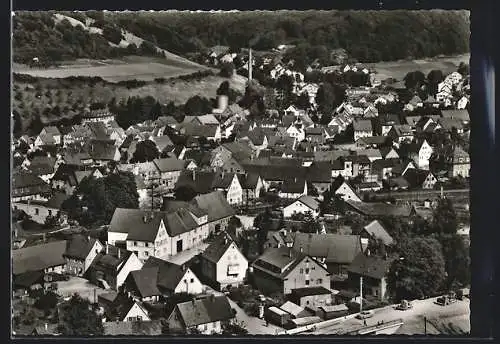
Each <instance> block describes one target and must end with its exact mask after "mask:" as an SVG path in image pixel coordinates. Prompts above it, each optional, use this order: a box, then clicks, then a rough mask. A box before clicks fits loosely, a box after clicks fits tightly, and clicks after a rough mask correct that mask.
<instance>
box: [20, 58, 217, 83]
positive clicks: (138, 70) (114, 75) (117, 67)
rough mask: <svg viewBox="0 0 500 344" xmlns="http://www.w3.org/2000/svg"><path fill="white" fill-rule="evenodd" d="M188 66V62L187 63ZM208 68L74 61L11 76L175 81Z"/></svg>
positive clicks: (167, 62) (173, 62)
mask: <svg viewBox="0 0 500 344" xmlns="http://www.w3.org/2000/svg"><path fill="white" fill-rule="evenodd" d="M189 62H190V61H189ZM206 69H208V68H206V67H203V66H201V65H196V64H194V63H184V62H183V61H181V60H177V59H168V58H166V59H159V58H141V57H134V58H124V59H121V60H103V61H92V60H77V61H73V62H67V63H63V64H62V65H61V66H59V67H55V68H30V67H28V66H24V65H20V64H14V66H13V72H14V73H19V74H28V75H31V76H34V77H39V78H67V77H70V76H86V77H97V76H98V77H101V78H103V79H104V80H106V81H110V82H118V81H125V80H133V79H137V80H142V81H152V80H154V79H155V78H165V79H169V78H176V77H179V76H182V75H188V74H192V73H195V72H198V71H202V70H206Z"/></svg>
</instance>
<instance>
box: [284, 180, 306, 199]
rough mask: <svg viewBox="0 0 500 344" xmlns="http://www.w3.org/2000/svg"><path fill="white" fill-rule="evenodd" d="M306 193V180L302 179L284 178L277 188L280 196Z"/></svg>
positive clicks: (296, 195) (297, 195)
mask: <svg viewBox="0 0 500 344" xmlns="http://www.w3.org/2000/svg"><path fill="white" fill-rule="evenodd" d="M305 195H307V181H306V180H304V179H298V178H294V179H289V180H285V181H284V182H283V183H282V184H280V185H279V188H278V196H279V197H281V198H292V199H294V198H298V197H301V196H305Z"/></svg>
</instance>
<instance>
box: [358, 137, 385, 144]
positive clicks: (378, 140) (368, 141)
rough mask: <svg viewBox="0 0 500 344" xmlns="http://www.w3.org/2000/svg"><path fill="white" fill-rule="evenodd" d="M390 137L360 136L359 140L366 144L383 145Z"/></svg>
mask: <svg viewBox="0 0 500 344" xmlns="http://www.w3.org/2000/svg"><path fill="white" fill-rule="evenodd" d="M388 139H389V138H388V137H387V136H368V137H361V138H359V139H358V142H360V143H361V142H362V143H364V144H366V145H383V144H385V143H386V142H387V140H388Z"/></svg>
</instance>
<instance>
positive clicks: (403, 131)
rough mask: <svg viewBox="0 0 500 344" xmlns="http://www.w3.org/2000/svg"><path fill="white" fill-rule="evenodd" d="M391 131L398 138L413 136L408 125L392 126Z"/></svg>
mask: <svg viewBox="0 0 500 344" xmlns="http://www.w3.org/2000/svg"><path fill="white" fill-rule="evenodd" d="M391 131H394V133H395V134H396V136H398V137H401V136H411V135H413V132H412V130H411V127H410V126H409V125H407V124H400V125H394V126H393V127H392V129H391Z"/></svg>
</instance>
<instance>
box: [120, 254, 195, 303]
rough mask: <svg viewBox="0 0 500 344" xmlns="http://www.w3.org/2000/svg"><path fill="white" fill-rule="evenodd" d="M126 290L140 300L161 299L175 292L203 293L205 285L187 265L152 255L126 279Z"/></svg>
mask: <svg viewBox="0 0 500 344" xmlns="http://www.w3.org/2000/svg"><path fill="white" fill-rule="evenodd" d="M125 290H126V291H127V292H128V293H130V295H131V296H132V297H133V298H134V299H136V300H138V301H159V300H160V297H168V296H171V295H173V294H178V293H186V294H193V295H197V294H201V293H202V292H203V285H202V284H201V282H200V280H199V279H198V277H197V276H196V275H195V274H194V272H193V271H192V270H191V269H190V268H189V267H187V266H186V265H177V264H174V263H171V262H167V261H164V260H161V259H158V258H154V257H150V258H149V259H148V260H146V262H145V263H144V265H143V266H142V268H141V269H140V270H135V271H132V272H131V273H130V274H129V275H128V277H127V279H126V280H125Z"/></svg>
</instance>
